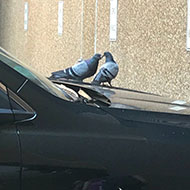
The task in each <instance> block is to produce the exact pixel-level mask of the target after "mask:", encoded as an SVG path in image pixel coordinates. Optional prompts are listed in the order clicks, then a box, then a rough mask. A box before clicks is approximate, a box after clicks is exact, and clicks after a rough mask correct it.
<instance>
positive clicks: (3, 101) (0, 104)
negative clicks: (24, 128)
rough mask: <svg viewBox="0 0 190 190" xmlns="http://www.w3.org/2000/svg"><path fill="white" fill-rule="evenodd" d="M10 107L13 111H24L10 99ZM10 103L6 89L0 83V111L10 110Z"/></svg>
mask: <svg viewBox="0 0 190 190" xmlns="http://www.w3.org/2000/svg"><path fill="white" fill-rule="evenodd" d="M10 102H11V106H12V108H13V109H15V110H24V109H23V108H22V107H21V106H20V105H19V104H17V103H16V102H15V101H14V100H13V99H11V98H10ZM10 102H9V98H8V94H7V89H6V87H5V86H4V85H3V84H2V83H0V109H10Z"/></svg>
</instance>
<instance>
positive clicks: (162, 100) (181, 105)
mask: <svg viewBox="0 0 190 190" xmlns="http://www.w3.org/2000/svg"><path fill="white" fill-rule="evenodd" d="M61 83H63V84H64V85H66V86H67V85H69V87H70V86H71V85H73V86H80V87H82V88H86V89H91V90H92V91H95V92H98V93H99V94H101V95H102V96H103V97H107V99H109V101H110V102H111V103H110V105H109V107H110V108H116V109H117V108H118V109H130V110H141V111H151V112H165V113H175V114H185V115H189V114H190V103H189V102H186V101H184V100H177V99H170V98H166V97H162V96H160V95H156V94H151V93H146V92H142V91H136V90H130V89H124V88H117V87H107V86H96V85H91V84H90V83H78V82H68V81H61Z"/></svg>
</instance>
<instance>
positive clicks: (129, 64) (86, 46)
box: [0, 0, 190, 100]
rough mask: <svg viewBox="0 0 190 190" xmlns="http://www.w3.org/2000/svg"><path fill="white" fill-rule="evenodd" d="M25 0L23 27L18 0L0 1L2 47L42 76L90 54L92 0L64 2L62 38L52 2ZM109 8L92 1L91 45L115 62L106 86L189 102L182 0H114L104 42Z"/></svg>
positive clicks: (103, 0)
mask: <svg viewBox="0 0 190 190" xmlns="http://www.w3.org/2000/svg"><path fill="white" fill-rule="evenodd" d="M27 2H28V3H29V26H28V31H24V26H23V23H24V0H19V1H18V0H0V45H1V46H2V47H4V48H5V49H7V50H9V51H10V52H11V53H13V54H14V55H16V56H17V57H18V58H19V59H21V60H23V61H25V62H26V63H27V64H29V65H31V66H32V67H33V68H35V69H36V70H37V71H39V72H40V73H42V74H43V75H45V76H48V75H49V74H50V73H51V72H52V71H55V70H58V69H62V68H65V67H68V66H71V65H73V64H74V63H75V62H76V61H77V60H78V59H79V58H80V57H81V56H82V57H83V58H88V57H91V56H92V55H93V54H94V39H95V38H94V37H95V19H96V15H95V10H96V7H95V5H96V0H64V19H63V35H62V36H58V32H57V13H58V0H28V1H27ZM109 8H110V0H98V7H97V13H98V14H97V33H96V34H97V40H96V44H97V52H100V53H103V52H104V51H111V52H112V53H113V55H114V58H115V60H116V61H117V62H118V64H119V67H120V71H119V74H118V77H117V78H116V79H115V80H114V81H113V83H112V84H113V85H114V86H120V87H125V88H131V89H135V90H142V91H146V92H152V93H157V94H161V95H164V96H169V97H173V98H177V99H186V100H190V96H189V91H190V74H189V73H190V53H188V52H187V51H186V24H187V21H186V20H187V19H186V17H187V1H184V0H174V1H167V0H129V1H126V0H118V36H117V37H118V38H117V41H116V42H110V41H109V16H110V12H109V11H110V10H109ZM103 61H104V60H102V61H101V63H100V65H101V64H102V63H103ZM90 80H91V79H89V80H87V81H90Z"/></svg>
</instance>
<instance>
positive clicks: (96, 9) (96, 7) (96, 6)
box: [94, 0, 98, 53]
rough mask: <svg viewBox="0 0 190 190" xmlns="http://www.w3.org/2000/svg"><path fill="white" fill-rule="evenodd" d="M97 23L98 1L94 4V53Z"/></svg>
mask: <svg viewBox="0 0 190 190" xmlns="http://www.w3.org/2000/svg"><path fill="white" fill-rule="evenodd" d="M97 22H98V0H96V4H95V26H94V53H96V49H97Z"/></svg>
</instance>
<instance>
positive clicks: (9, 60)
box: [0, 47, 69, 100]
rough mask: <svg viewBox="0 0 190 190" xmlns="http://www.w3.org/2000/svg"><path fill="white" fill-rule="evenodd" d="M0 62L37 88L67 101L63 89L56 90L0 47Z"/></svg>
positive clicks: (66, 95) (45, 79)
mask: <svg viewBox="0 0 190 190" xmlns="http://www.w3.org/2000/svg"><path fill="white" fill-rule="evenodd" d="M0 60H1V61H2V62H3V63H5V64H7V65H8V66H9V67H11V68H12V69H14V70H15V71H17V72H18V73H20V74H21V75H23V76H24V77H26V78H27V79H29V80H31V81H32V82H34V83H35V84H37V85H38V86H40V87H42V88H43V89H45V90H46V91H48V92H50V93H52V94H54V95H56V96H58V97H61V98H64V99H67V100H68V96H69V95H68V93H67V92H66V91H64V90H63V89H60V88H58V87H57V86H56V85H54V84H53V83H52V82H51V81H49V80H48V79H47V78H45V77H44V76H42V75H40V74H38V73H36V72H35V71H34V70H32V69H31V68H29V67H28V66H27V65H25V64H23V63H22V62H21V61H18V60H17V59H16V58H14V57H13V56H12V55H10V54H9V53H8V52H6V51H5V50H4V49H3V48H1V47H0Z"/></svg>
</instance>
